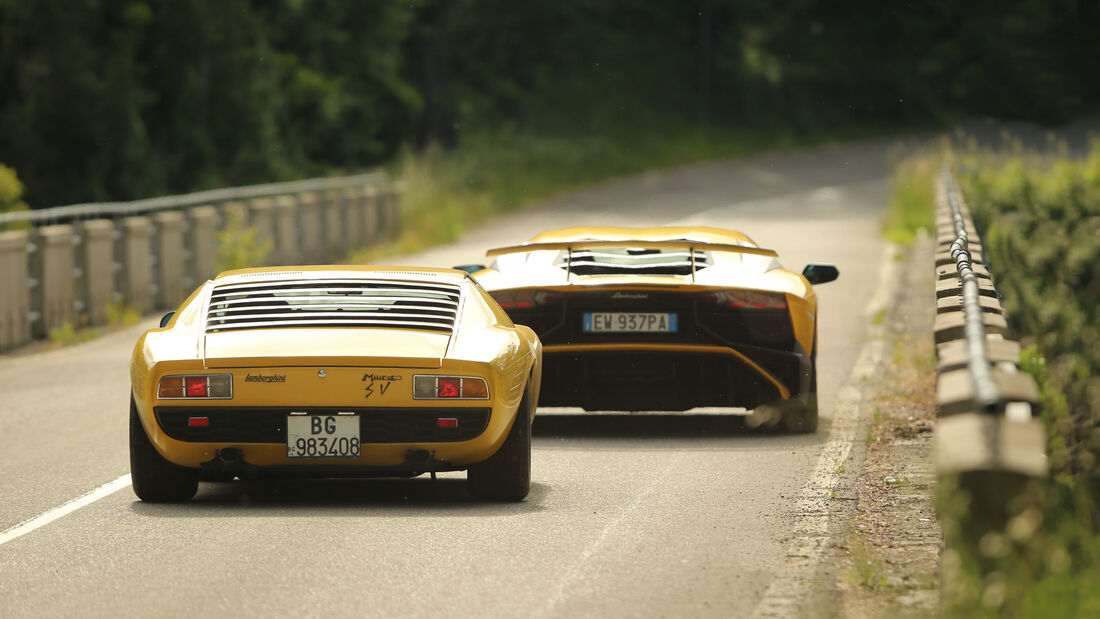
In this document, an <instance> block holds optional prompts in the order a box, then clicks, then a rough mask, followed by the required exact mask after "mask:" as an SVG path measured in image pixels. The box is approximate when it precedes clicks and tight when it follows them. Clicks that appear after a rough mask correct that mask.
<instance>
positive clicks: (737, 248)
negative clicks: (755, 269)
mask: <svg viewBox="0 0 1100 619" xmlns="http://www.w3.org/2000/svg"><path fill="white" fill-rule="evenodd" d="M609 248H620V249H621V248H631V249H634V248H637V249H686V250H699V251H725V252H736V253H739V254H755V255H757V256H771V257H773V258H775V257H778V256H779V254H777V253H775V250H773V249H764V248H762V247H751V246H748V245H735V244H733V243H708V242H706V241H686V240H682V239H681V240H672V241H639V240H631V241H598V240H591V241H557V242H550V243H522V244H520V245H511V246H509V247H498V248H496V249H490V250H489V251H487V252H485V255H486V256H500V255H503V254H519V253H523V252H528V251H544V250H555V249H556V250H559V251H560V250H563V249H564V250H566V251H569V252H572V251H574V250H578V249H609Z"/></svg>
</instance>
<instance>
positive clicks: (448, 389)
mask: <svg viewBox="0 0 1100 619" xmlns="http://www.w3.org/2000/svg"><path fill="white" fill-rule="evenodd" d="M461 394H462V379H461V378H456V377H452V376H440V377H439V378H438V379H437V382H436V386H435V397H437V398H457V397H459V396H460V395H461Z"/></svg>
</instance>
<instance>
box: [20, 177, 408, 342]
mask: <svg viewBox="0 0 1100 619" xmlns="http://www.w3.org/2000/svg"><path fill="white" fill-rule="evenodd" d="M20 222H27V223H29V224H30V225H31V226H32V227H31V229H29V230H7V231H0V351H5V350H10V349H12V348H15V347H17V346H21V345H23V344H26V343H27V342H29V341H31V340H33V339H36V338H45V337H47V336H48V335H49V333H50V332H51V330H54V329H58V328H60V327H62V326H64V325H66V324H69V325H73V326H74V327H78V326H97V325H104V324H107V323H108V322H109V320H110V316H109V309H110V308H111V307H112V306H114V307H126V308H132V309H134V310H137V311H139V312H142V313H146V312H150V311H154V310H163V309H171V308H173V307H175V305H176V304H178V303H179V302H180V301H181V300H183V298H184V297H185V296H186V295H187V294H188V293H190V291H191V290H193V289H194V288H195V287H196V286H197V285H198V284H200V283H201V282H203V281H206V280H207V279H209V278H210V277H212V276H214V275H215V274H216V273H215V270H216V269H217V255H218V236H219V235H218V232H219V231H220V230H222V229H224V228H225V227H227V226H229V225H244V226H251V227H254V228H255V230H256V240H257V242H258V243H261V244H264V243H267V242H270V243H271V247H272V251H271V252H270V253H269V254H268V257H267V260H266V263H267V264H268V265H277V264H323V263H327V262H334V261H338V260H340V259H342V258H344V256H346V255H347V252H348V251H349V250H351V249H355V248H357V247H363V246H367V245H370V244H372V243H376V242H379V241H381V240H384V239H388V238H392V237H393V236H394V234H395V233H396V232H397V230H398V228H399V226H400V211H399V208H398V192H397V191H396V190H395V188H394V187H393V185H392V184H391V183H390V182H389V180H388V179H387V177H386V176H385V175H384V174H380V173H376V174H361V175H357V176H348V177H339V178H319V179H310V180H305V181H296V182H291V183H273V184H268V185H253V186H248V187H234V188H229V189H219V190H214V191H203V192H198V193H192V194H186V195H179V196H165V197H159V198H151V199H146V200H136V201H133V202H112V203H96V204H78V205H73V206H61V207H57V208H50V209H41V210H36V211H22V212H15V213H2V214H0V229H2V228H3V227H4V225H5V224H18V223H20Z"/></svg>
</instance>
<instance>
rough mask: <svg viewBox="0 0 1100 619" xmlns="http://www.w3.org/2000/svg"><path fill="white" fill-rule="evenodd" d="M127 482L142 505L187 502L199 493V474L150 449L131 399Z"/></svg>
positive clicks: (154, 448)
mask: <svg viewBox="0 0 1100 619" xmlns="http://www.w3.org/2000/svg"><path fill="white" fill-rule="evenodd" d="M130 479H131V483H133V485H134V494H136V495H138V498H139V499H141V500H142V501H148V502H150V503H169V502H179V501H187V500H189V499H190V498H191V497H193V496H195V492H197V491H198V489H199V472H198V471H197V470H194V469H189V468H185V467H182V466H179V465H177V464H173V463H171V462H169V461H168V460H165V459H164V457H163V456H161V455H160V453H159V452H158V451H157V448H156V447H153V443H152V441H150V440H149V436H148V435H147V434H146V433H145V427H144V426H142V425H141V417H139V416H138V412H137V404H135V403H134V396H133V395H131V396H130Z"/></svg>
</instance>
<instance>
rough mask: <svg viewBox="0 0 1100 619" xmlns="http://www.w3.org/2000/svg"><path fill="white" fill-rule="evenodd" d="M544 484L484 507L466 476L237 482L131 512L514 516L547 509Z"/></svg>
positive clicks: (173, 515)
mask: <svg viewBox="0 0 1100 619" xmlns="http://www.w3.org/2000/svg"><path fill="white" fill-rule="evenodd" d="M549 492H550V488H549V486H546V485H545V484H539V483H532V484H531V493H530V494H529V495H527V499H526V500H524V501H523V502H522V503H491V502H481V501H477V500H475V499H473V498H471V497H470V494H469V493H468V492H467V490H466V480H465V478H464V476H463V477H461V478H460V477H445V478H444V477H441V478H439V479H436V480H435V481H433V480H432V479H431V477H429V476H427V475H425V476H423V477H417V478H413V479H389V478H387V479H282V480H236V481H232V482H220V483H202V484H199V493H198V494H197V495H196V496H195V498H194V499H192V500H191V501H189V502H187V503H175V504H156V503H143V502H141V501H135V502H134V503H132V504H131V506H130V509H131V510H132V511H134V512H135V513H138V514H141V515H143V516H153V517H167V518H176V517H187V518H194V517H204V516H206V517H218V518H222V517H227V516H229V517H232V516H248V517H255V516H272V517H285V516H307V515H313V514H310V513H309V512H311V511H316V512H319V513H318V514H316V515H323V516H326V517H329V516H337V517H339V516H349V517H350V516H353V517H368V518H369V517H395V516H401V517H417V516H440V515H451V516H478V517H484V516H511V515H521V514H527V513H531V512H535V511H538V510H541V509H543V507H542V503H543V501H544V500H545V498H546V497H547V496H548V495H549Z"/></svg>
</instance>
